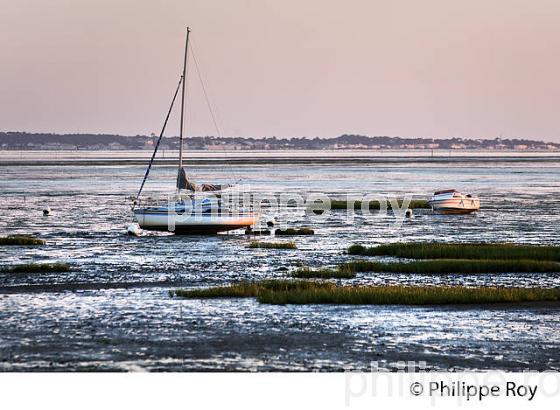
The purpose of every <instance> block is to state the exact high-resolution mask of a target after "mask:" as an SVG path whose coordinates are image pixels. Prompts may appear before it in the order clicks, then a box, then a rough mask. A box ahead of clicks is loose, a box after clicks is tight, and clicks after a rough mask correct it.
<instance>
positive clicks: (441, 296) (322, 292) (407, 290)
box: [257, 285, 560, 305]
mask: <svg viewBox="0 0 560 410" xmlns="http://www.w3.org/2000/svg"><path fill="white" fill-rule="evenodd" d="M257 300H258V301H259V302H261V303H269V304H282V305H284V304H317V303H323V304H324V303H328V304H340V305H443V304H486V303H520V302H542V301H559V300H560V289H543V288H494V287H477V288H465V287H458V286H454V287H452V286H445V287H442V286H425V287H414V286H354V287H350V286H334V285H332V286H324V287H320V288H309V289H295V290H290V291H279V292H265V293H262V294H259V295H257Z"/></svg>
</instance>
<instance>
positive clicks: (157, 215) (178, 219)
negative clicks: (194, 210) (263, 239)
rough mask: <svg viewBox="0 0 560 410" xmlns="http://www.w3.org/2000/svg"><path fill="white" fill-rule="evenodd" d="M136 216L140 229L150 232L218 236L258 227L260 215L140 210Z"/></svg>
mask: <svg viewBox="0 0 560 410" xmlns="http://www.w3.org/2000/svg"><path fill="white" fill-rule="evenodd" d="M134 216H135V218H136V221H137V222H138V225H140V228H142V229H145V230H148V231H163V232H174V233H176V234H182V235H190V234H192V235H196V234H216V233H220V232H227V231H232V230H235V229H241V228H248V227H250V226H253V225H256V224H257V222H258V221H259V215H258V214H256V213H252V212H246V213H238V214H236V213H228V214H223V215H211V214H199V215H188V216H185V215H178V214H177V213H174V212H169V213H164V212H150V211H148V210H138V211H135V212H134Z"/></svg>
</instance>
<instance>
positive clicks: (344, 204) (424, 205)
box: [331, 199, 431, 210]
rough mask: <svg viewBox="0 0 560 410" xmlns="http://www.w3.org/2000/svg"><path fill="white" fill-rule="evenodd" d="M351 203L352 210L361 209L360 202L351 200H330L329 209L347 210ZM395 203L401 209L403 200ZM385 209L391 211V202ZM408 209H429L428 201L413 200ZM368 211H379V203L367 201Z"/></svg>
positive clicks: (388, 202)
mask: <svg viewBox="0 0 560 410" xmlns="http://www.w3.org/2000/svg"><path fill="white" fill-rule="evenodd" d="M352 202H353V203H354V209H362V201H352V200H348V201H347V200H336V199H335V200H332V201H331V209H335V210H336V209H348V208H349V207H351V206H352ZM397 203H398V204H399V208H401V207H402V203H403V200H402V199H397ZM386 204H387V209H388V210H392V209H393V207H392V205H391V201H387V202H386ZM408 207H409V208H410V209H431V207H430V205H428V201H426V200H424V199H413V200H411V201H410V204H409V205H408ZM369 209H371V210H380V209H381V203H380V202H379V201H375V200H373V201H369Z"/></svg>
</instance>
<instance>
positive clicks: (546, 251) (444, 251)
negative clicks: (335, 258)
mask: <svg viewBox="0 0 560 410" xmlns="http://www.w3.org/2000/svg"><path fill="white" fill-rule="evenodd" d="M348 253H349V254H350V255H363V256H395V257H398V258H410V259H442V258H445V259H501V260H505V259H508V260H519V259H534V260H539V261H560V246H540V245H515V244H495V243H494V244H492V243H473V244H467V243H460V244H459V243H452V244H447V243H392V244H387V245H378V246H374V247H365V246H362V245H352V246H350V247H349V248H348Z"/></svg>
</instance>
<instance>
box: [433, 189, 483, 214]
mask: <svg viewBox="0 0 560 410" xmlns="http://www.w3.org/2000/svg"><path fill="white" fill-rule="evenodd" d="M428 204H430V206H431V207H432V209H433V210H434V212H438V213H442V214H467V213H471V212H475V211H478V210H479V209H480V200H479V199H478V198H477V197H474V196H472V195H471V194H463V193H461V192H459V191H457V190H456V189H446V190H443V191H437V192H435V193H434V195H433V196H432V197H431V198H430V200H429V201H428Z"/></svg>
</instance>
